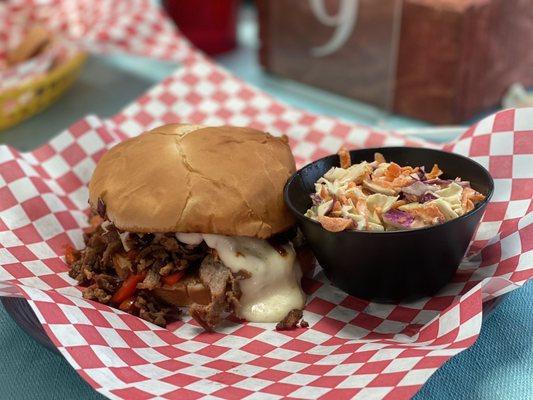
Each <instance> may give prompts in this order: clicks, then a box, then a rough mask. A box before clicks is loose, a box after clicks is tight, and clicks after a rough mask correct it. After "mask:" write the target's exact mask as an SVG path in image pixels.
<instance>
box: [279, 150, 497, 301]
mask: <svg viewBox="0 0 533 400" xmlns="http://www.w3.org/2000/svg"><path fill="white" fill-rule="evenodd" d="M375 152H380V153H382V154H383V155H384V156H385V159H386V160H387V161H394V162H396V163H398V164H399V165H410V166H413V167H415V166H425V167H426V170H427V171H429V170H430V169H431V167H432V166H433V164H434V163H437V164H438V165H439V167H440V169H442V170H443V171H444V176H443V178H450V179H455V178H456V177H461V178H462V179H463V180H467V181H470V183H471V186H472V188H474V189H475V190H477V191H479V192H480V193H482V194H484V195H485V196H486V199H485V200H484V201H482V202H481V203H479V204H478V205H477V206H476V208H475V209H474V210H472V211H471V212H469V213H467V214H465V215H462V216H461V217H459V218H456V219H454V220H451V221H448V222H445V223H444V224H441V225H436V226H432V227H428V228H422V229H416V230H406V231H396V232H366V231H343V232H338V233H333V232H329V231H327V230H325V229H324V228H322V226H321V225H320V224H319V223H318V222H316V221H314V220H312V219H310V218H307V217H306V216H305V215H304V213H305V212H306V210H307V209H308V208H309V207H310V206H311V199H310V197H309V195H310V194H311V193H313V192H314V190H315V189H314V184H315V182H316V181H317V180H318V179H319V178H320V177H321V176H322V175H324V173H325V172H327V171H328V170H329V169H330V168H331V167H338V166H339V158H338V156H337V155H331V156H328V157H324V158H321V159H320V160H317V161H315V162H313V163H311V164H309V165H307V166H305V167H304V168H302V169H301V170H299V171H297V172H296V173H295V174H294V175H293V176H292V177H291V178H290V179H289V181H288V182H287V184H286V185H285V191H284V196H285V202H286V203H287V206H288V207H289V209H290V210H291V211H292V213H293V214H294V215H295V216H296V218H297V222H298V225H299V227H300V229H301V230H302V232H303V234H304V235H305V237H306V238H307V241H308V243H309V245H310V247H311V249H312V250H313V252H314V254H315V256H316V258H317V260H318V262H319V263H320V265H321V266H322V268H323V269H324V272H325V273H326V276H327V277H328V278H329V279H330V280H331V281H332V282H333V283H334V284H335V285H336V286H338V287H339V288H341V289H343V290H344V291H345V292H347V293H349V294H351V295H353V296H357V297H360V298H363V299H369V300H373V301H378V302H399V301H402V300H407V301H408V300H414V299H417V298H420V297H423V296H430V295H432V294H434V293H435V292H437V291H438V290H439V289H441V288H442V287H443V286H444V285H445V284H446V283H448V282H449V281H450V279H451V278H452V276H453V275H454V273H455V271H456V270H457V268H458V267H459V264H460V262H461V260H462V258H463V257H464V255H465V253H466V250H467V248H468V245H469V243H470V241H471V240H472V237H473V235H474V232H475V230H476V227H477V225H478V223H479V221H480V219H481V216H482V215H483V212H484V210H485V208H486V207H487V203H488V201H489V199H490V198H491V196H492V193H493V190H494V182H493V180H492V177H491V176H490V174H489V173H488V171H487V170H486V169H485V168H483V167H482V166H481V165H479V164H478V163H476V162H474V161H472V160H470V159H468V158H466V157H463V156H460V155H457V154H453V153H447V152H443V151H439V150H433V149H424V148H414V147H385V148H376V149H362V150H353V151H351V152H350V156H351V159H352V163H359V162H361V161H364V160H366V161H369V162H370V161H373V160H374V153H375Z"/></svg>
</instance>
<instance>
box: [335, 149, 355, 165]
mask: <svg viewBox="0 0 533 400" xmlns="http://www.w3.org/2000/svg"><path fill="white" fill-rule="evenodd" d="M337 154H338V155H339V161H340V165H341V168H344V169H346V168H349V167H350V166H351V165H352V159H351V157H350V152H349V151H348V150H347V149H346V147H344V146H342V147H341V148H340V149H339V151H338V152H337Z"/></svg>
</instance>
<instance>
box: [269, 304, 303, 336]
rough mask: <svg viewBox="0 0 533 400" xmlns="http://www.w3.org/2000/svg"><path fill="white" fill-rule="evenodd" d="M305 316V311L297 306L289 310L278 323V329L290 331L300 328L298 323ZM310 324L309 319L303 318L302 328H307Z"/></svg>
mask: <svg viewBox="0 0 533 400" xmlns="http://www.w3.org/2000/svg"><path fill="white" fill-rule="evenodd" d="M302 317H303V311H302V310H299V309H297V308H295V309H293V310H291V311H289V313H288V314H287V315H286V316H285V318H283V319H282V320H281V321H280V322H278V324H277V325H276V330H277V331H288V330H292V329H296V328H298V323H299V322H300V320H301V319H302ZM308 326H309V324H308V323H307V321H304V320H302V322H301V323H300V327H301V328H307V327H308Z"/></svg>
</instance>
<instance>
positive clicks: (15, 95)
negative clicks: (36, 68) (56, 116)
mask: <svg viewBox="0 0 533 400" xmlns="http://www.w3.org/2000/svg"><path fill="white" fill-rule="evenodd" d="M86 59H87V55H86V53H83V52H77V53H75V54H74V55H72V56H71V57H69V58H68V59H67V60H65V61H64V62H62V63H61V64H59V65H58V66H56V67H54V68H52V69H51V70H49V71H47V72H45V73H43V74H39V75H37V76H35V77H34V78H31V79H28V80H25V81H24V82H22V83H21V84H20V85H18V86H12V87H9V88H6V89H0V130H3V129H7V128H9V127H11V126H14V125H16V124H18V123H20V122H22V121H23V120H25V119H26V118H29V117H31V116H32V115H35V114H37V113H38V112H40V111H42V110H43V109H45V108H46V107H48V106H49V105H51V104H52V103H54V101H56V100H57V99H58V98H59V97H60V96H61V95H62V94H63V93H64V92H65V90H67V89H68V88H69V87H70V86H71V85H72V83H74V81H75V80H76V78H77V77H78V75H79V73H80V72H81V69H82V67H83V65H84V63H85V60H86Z"/></svg>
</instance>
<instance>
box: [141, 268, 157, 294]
mask: <svg viewBox="0 0 533 400" xmlns="http://www.w3.org/2000/svg"><path fill="white" fill-rule="evenodd" d="M160 279H161V275H159V274H158V273H157V271H154V270H153V269H151V270H149V271H148V273H147V274H146V278H144V280H143V281H142V282H141V283H139V284H138V285H137V289H147V290H153V289H155V288H156V287H158V286H159V280H160Z"/></svg>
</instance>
